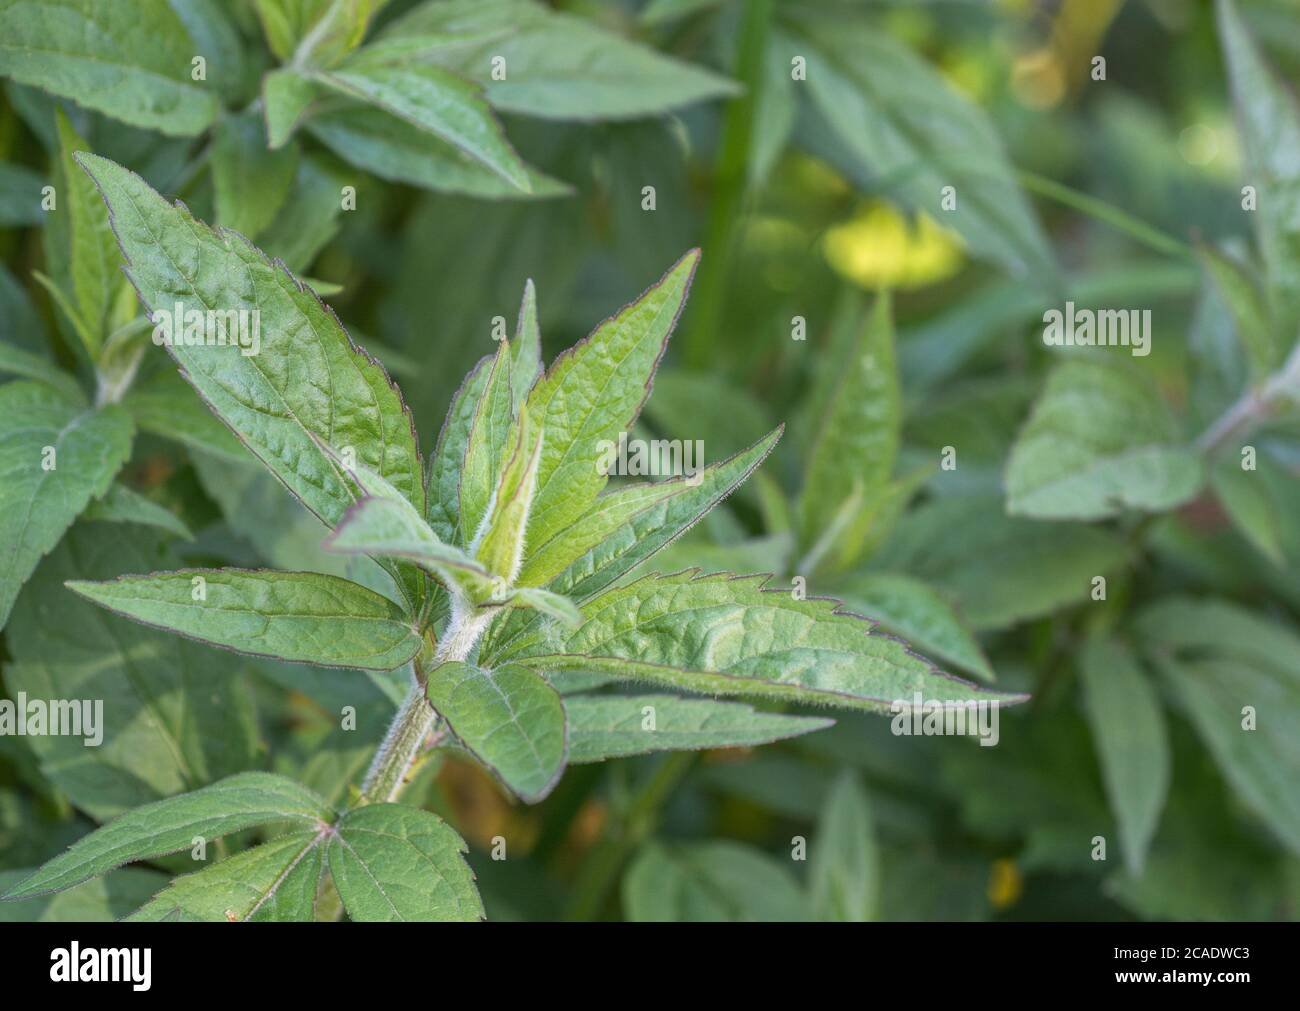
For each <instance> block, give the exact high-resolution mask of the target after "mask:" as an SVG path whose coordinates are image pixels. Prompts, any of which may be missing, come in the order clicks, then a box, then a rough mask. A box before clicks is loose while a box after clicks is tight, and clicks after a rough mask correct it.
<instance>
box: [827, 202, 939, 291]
mask: <svg viewBox="0 0 1300 1011" xmlns="http://www.w3.org/2000/svg"><path fill="white" fill-rule="evenodd" d="M822 250H823V253H824V254H825V256H826V261H827V262H828V263H829V264H830V265H831V267H832V268H833V269H834V270H835V272H836V273H838V274H840V275H841V276H842V277H844V278H846V279H847V280H849V281H852V282H853V283H854V284H857V285H860V286H861V287H863V288H881V287H887V288H922V287H925V286H926V285H929V284H935V283H937V282H939V281H943V280H946V279H947V278H949V277H951V276H952V275H953V274H955V273H957V271H958V270H960V269H961V266H962V262H963V255H962V242H961V238H960V236H958V235H957V234H956V233H955V232H953V231H950V230H949V229H947V228H944V227H943V226H941V225H939V224H938V223H937V222H936V221H935V220H934V219H933V218H931V217H930V216H929V215H927V214H925V213H924V212H920V213H918V214H917V216H916V218H915V219H914V220H912V221H909V220H908V219H907V218H906V217H904V216H903V215H902V214H901V213H900V212H899V211H898V210H897V209H895V208H894V207H892V206H890V205H889V204H886V203H883V202H879V201H877V202H873V203H871V204H868V205H867V206H866V207H864V208H863V209H862V210H861V211H859V212H858V213H857V214H855V215H854V216H853V217H852V218H851V219H850V220H848V221H846V222H844V223H843V224H839V225H835V226H834V227H832V228H830V229H828V230H827V232H826V235H825V237H824V238H823V239H822Z"/></svg>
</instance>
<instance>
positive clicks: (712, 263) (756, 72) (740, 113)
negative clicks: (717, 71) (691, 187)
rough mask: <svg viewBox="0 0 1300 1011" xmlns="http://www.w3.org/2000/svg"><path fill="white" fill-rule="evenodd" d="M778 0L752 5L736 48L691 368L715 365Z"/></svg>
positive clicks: (750, 1) (698, 282)
mask: <svg viewBox="0 0 1300 1011" xmlns="http://www.w3.org/2000/svg"><path fill="white" fill-rule="evenodd" d="M772 6H773V4H772V0H746V2H745V4H744V5H743V8H744V10H743V13H742V14H741V20H740V29H739V42H738V43H737V44H736V66H735V76H736V78H737V79H738V80H739V81H740V83H741V84H742V85H743V86H744V88H745V91H744V93H743V94H741V95H738V96H737V97H736V98H733V99H732V100H731V101H730V102H728V103H727V111H726V114H725V115H724V117H723V120H722V135H721V139H720V140H719V142H718V164H717V172H716V174H715V179H714V188H713V204H712V207H711V208H710V212H709V222H708V226H707V229H706V231H705V236H704V251H705V253H706V254H707V255H706V256H704V258H703V259H701V261H700V270H699V276H698V277H696V279H695V285H694V288H695V290H694V292H693V293H692V297H691V313H692V315H691V327H690V329H689V330H688V331H687V332H686V333H685V335H684V340H685V354H686V362H687V364H688V365H689V366H690V367H691V368H697V369H698V368H705V367H707V366H708V364H709V362H710V360H711V359H712V357H713V355H712V343H713V342H714V341H716V340H717V338H718V334H719V332H720V330H721V324H722V307H723V303H724V302H725V297H724V296H725V294H726V292H725V289H726V284H727V275H728V273H729V265H730V262H731V249H732V243H733V240H734V239H735V230H736V219H737V218H738V217H739V216H740V205H741V201H742V200H743V198H744V195H745V186H746V181H747V180H746V175H747V171H748V166H749V149H750V138H751V136H752V135H753V127H754V113H755V110H756V106H757V104H758V94H759V89H760V88H761V86H762V80H763V61H764V58H765V56H766V53H767V38H768V34H769V29H770V27H771V23H772Z"/></svg>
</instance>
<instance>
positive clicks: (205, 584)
mask: <svg viewBox="0 0 1300 1011" xmlns="http://www.w3.org/2000/svg"><path fill="white" fill-rule="evenodd" d="M67 585H68V588H69V589H71V590H74V591H75V592H77V593H79V594H81V595H82V596H83V597H86V598H87V599H89V600H92V601H94V602H95V603H96V604H99V605H100V606H102V607H107V608H108V609H109V610H110V611H114V612H116V613H117V614H121V615H124V616H126V617H128V618H132V619H134V620H136V621H139V622H141V623H143V624H145V625H149V626H151V627H153V628H160V629H163V630H164V631H169V632H177V633H179V634H181V635H185V636H189V637H190V638H191V639H198V640H199V641H200V642H207V643H211V644H212V645H214V646H223V647H225V648H226V649H230V650H234V651H235V652H237V653H248V654H251V655H253V656H266V657H273V658H276V659H279V660H300V661H303V662H307V663H315V664H320V665H322V666H325V667H357V668H360V669H362V670H392V669H393V668H394V667H400V666H401V665H402V664H404V663H406V662H407V661H408V660H410V659H411V657H413V656H415V654H416V653H417V652H419V650H420V636H419V634H418V633H417V632H416V630H415V629H414V628H413V627H412V625H411V623H410V621H409V619H407V618H406V617H405V616H404V615H403V614H402V610H401V608H399V607H398V606H397V605H396V604H394V603H393V602H392V601H391V600H388V599H387V598H386V597H381V596H380V595H379V594H377V593H375V592H374V591H373V590H368V589H366V587H364V586H361V585H359V584H357V583H352V582H349V581H348V580H346V579H340V578H339V577H338V576H326V575H322V574H321V573H317V572H276V571H272V570H269V569H264V570H253V569H182V570H180V571H178V572H157V573H153V574H151V575H142V576H121V577H119V578H118V579H111V580H107V581H105V582H102V583H90V582H81V581H75V580H74V581H71V582H69V583H68V584H67Z"/></svg>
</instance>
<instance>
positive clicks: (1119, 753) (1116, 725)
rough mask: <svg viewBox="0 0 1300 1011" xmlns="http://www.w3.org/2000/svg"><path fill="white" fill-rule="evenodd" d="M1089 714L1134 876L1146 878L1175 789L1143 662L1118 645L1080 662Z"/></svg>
mask: <svg viewBox="0 0 1300 1011" xmlns="http://www.w3.org/2000/svg"><path fill="white" fill-rule="evenodd" d="M1079 674H1080V680H1081V681H1082V683H1083V699H1084V711H1085V713H1086V714H1087V716H1088V723H1089V725H1090V726H1091V727H1092V737H1093V742H1094V745H1095V747H1096V750H1097V759H1098V761H1099V762H1100V763H1101V773H1102V779H1103V781H1104V782H1105V784H1106V799H1107V800H1108V801H1109V803H1110V808H1111V810H1112V811H1113V812H1114V813H1115V820H1116V821H1117V822H1118V823H1119V833H1120V836H1119V837H1120V845H1121V848H1122V849H1123V851H1124V860H1125V863H1126V864H1127V865H1128V869H1129V872H1130V873H1131V874H1133V875H1135V876H1136V875H1141V873H1142V868H1143V865H1144V864H1145V863H1146V855H1147V849H1148V848H1149V847H1150V845H1151V839H1152V838H1153V837H1154V836H1155V832H1156V826H1157V825H1158V824H1159V822H1160V812H1161V810H1162V809H1163V807H1164V804H1165V795H1166V793H1167V792H1168V789H1169V766H1170V757H1169V741H1168V738H1167V735H1166V732H1165V719H1164V713H1163V712H1162V711H1161V709H1160V700H1159V698H1158V697H1157V695H1156V692H1155V690H1154V688H1153V687H1152V685H1151V684H1150V682H1149V681H1148V680H1147V678H1146V675H1145V674H1144V673H1143V671H1142V669H1141V668H1140V667H1139V665H1138V661H1137V658H1136V657H1135V656H1134V655H1133V653H1132V651H1131V650H1130V649H1128V647H1127V646H1125V645H1124V644H1123V643H1121V642H1119V641H1116V640H1113V639H1100V638H1093V639H1089V640H1088V642H1087V644H1086V645H1085V646H1084V649H1083V651H1082V653H1081V654H1080V656H1079Z"/></svg>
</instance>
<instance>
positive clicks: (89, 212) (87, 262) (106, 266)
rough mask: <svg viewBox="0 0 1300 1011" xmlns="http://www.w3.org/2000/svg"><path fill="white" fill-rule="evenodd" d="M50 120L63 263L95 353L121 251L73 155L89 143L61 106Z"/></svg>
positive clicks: (94, 355) (93, 354)
mask: <svg viewBox="0 0 1300 1011" xmlns="http://www.w3.org/2000/svg"><path fill="white" fill-rule="evenodd" d="M55 123H56V124H57V128H58V134H59V173H60V175H61V177H62V182H63V190H62V192H61V194H60V196H61V197H62V200H61V201H60V203H59V204H58V208H59V210H60V211H62V212H64V213H65V214H66V215H67V225H66V233H67V236H68V245H69V256H68V269H69V272H70V274H71V276H72V291H73V294H74V295H75V296H76V305H77V310H78V314H79V315H80V318H81V320H82V322H83V323H85V326H86V331H87V334H88V335H89V336H90V337H92V338H93V339H94V343H93V344H91V345H90V346H89V347H88V348H87V350H88V351H89V352H90V355H91V358H92V359H94V358H97V357H98V355H99V350H100V346H101V342H102V340H103V337H104V333H105V327H106V325H107V322H108V312H109V305H110V303H111V302H112V300H113V296H114V294H115V293H116V292H117V289H118V285H119V284H120V283H121V280H122V276H121V274H120V272H119V268H120V267H121V264H122V257H121V254H120V253H119V252H118V251H117V240H116V239H115V238H113V230H112V228H110V227H109V224H108V209H107V208H106V207H105V206H104V201H103V199H101V197H100V195H99V191H98V190H96V189H95V184H94V183H93V182H91V181H90V179H89V178H87V176H86V173H84V172H82V171H81V168H80V166H78V165H77V164H76V162H74V161H73V160H72V155H73V152H75V151H84V150H86V148H87V147H88V146H89V145H87V144H86V142H85V141H84V140H82V139H81V137H80V136H79V135H78V134H77V131H76V130H74V129H73V127H72V124H71V123H70V122H68V117H67V116H66V115H65V114H64V112H63V110H62V109H59V110H58V111H57V113H56V114H55Z"/></svg>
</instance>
